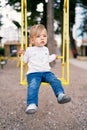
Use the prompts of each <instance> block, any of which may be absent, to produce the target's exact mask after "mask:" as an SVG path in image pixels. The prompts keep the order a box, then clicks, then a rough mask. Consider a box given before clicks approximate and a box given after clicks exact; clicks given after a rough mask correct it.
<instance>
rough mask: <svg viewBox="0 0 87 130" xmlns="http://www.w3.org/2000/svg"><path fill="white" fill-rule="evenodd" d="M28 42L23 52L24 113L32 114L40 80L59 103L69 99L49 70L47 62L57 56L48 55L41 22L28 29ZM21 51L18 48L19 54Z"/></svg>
mask: <svg viewBox="0 0 87 130" xmlns="http://www.w3.org/2000/svg"><path fill="white" fill-rule="evenodd" d="M30 43H32V45H34V46H32V47H29V48H27V50H26V52H25V53H24V62H25V63H28V68H29V70H28V72H27V82H28V88H27V89H28V90H27V108H26V113H27V114H32V113H35V112H36V111H37V108H38V92H39V88H40V84H41V82H42V81H43V82H48V83H49V84H50V85H51V87H52V89H53V91H54V94H55V96H56V97H57V101H58V103H60V104H64V103H68V102H70V101H71V98H70V97H69V96H66V95H65V94H64V89H63V87H62V85H61V82H60V80H58V79H57V77H56V76H55V75H54V74H53V73H52V72H51V71H50V69H51V68H50V65H49V63H50V62H52V61H54V60H55V59H56V58H57V57H58V56H56V55H55V54H52V55H49V50H48V48H47V47H46V46H45V45H46V44H47V30H46V28H45V27H44V25H42V24H38V25H34V26H32V27H31V30H30ZM21 53H23V51H22V50H20V54H21Z"/></svg>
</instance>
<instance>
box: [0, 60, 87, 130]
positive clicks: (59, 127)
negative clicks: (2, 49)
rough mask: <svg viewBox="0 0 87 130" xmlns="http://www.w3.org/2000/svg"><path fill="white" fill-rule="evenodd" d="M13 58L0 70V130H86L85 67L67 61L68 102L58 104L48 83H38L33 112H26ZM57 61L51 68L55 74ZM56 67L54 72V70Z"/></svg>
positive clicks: (86, 75) (24, 97)
mask: <svg viewBox="0 0 87 130" xmlns="http://www.w3.org/2000/svg"><path fill="white" fill-rule="evenodd" d="M16 64H17V63H16V62H15V61H12V60H11V61H8V62H7V65H5V66H4V69H0V130H87V70H85V69H81V68H79V67H77V66H74V65H72V64H70V84H69V85H68V86H64V89H65V92H66V93H67V94H68V95H70V96H71V98H72V101H71V102H70V103H67V104H64V105H60V104H58V103H57V100H56V98H55V96H54V93H53V91H52V89H51V87H49V86H41V88H40V92H39V108H38V111H37V113H35V114H33V115H27V114H26V113H25V109H26V92H27V87H25V86H21V85H20V84H19V78H20V77H19V75H20V74H19V73H20V70H19V68H18V67H16ZM58 64H59V62H58V63H56V65H55V66H54V67H53V68H52V71H53V72H54V73H55V74H56V75H57V76H58V75H59V73H60V71H59V70H58V69H57V67H58ZM57 70H58V71H57Z"/></svg>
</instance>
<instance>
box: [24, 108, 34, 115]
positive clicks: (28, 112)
mask: <svg viewBox="0 0 87 130" xmlns="http://www.w3.org/2000/svg"><path fill="white" fill-rule="evenodd" d="M35 112H36V110H35V109H30V110H28V111H26V114H34V113H35Z"/></svg>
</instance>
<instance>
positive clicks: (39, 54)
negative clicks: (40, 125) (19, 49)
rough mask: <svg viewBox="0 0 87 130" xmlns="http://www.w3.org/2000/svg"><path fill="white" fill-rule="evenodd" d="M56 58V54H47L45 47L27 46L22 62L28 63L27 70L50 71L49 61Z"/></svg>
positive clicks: (29, 71) (30, 71) (31, 71)
mask: <svg viewBox="0 0 87 130" xmlns="http://www.w3.org/2000/svg"><path fill="white" fill-rule="evenodd" d="M55 59H56V55H55V54H52V55H49V50H48V48H47V47H45V46H43V47H37V46H34V47H28V48H27V50H26V52H25V54H24V62H25V63H28V72H27V73H33V72H46V71H50V69H51V67H50V65H49V63H50V62H52V61H54V60H55Z"/></svg>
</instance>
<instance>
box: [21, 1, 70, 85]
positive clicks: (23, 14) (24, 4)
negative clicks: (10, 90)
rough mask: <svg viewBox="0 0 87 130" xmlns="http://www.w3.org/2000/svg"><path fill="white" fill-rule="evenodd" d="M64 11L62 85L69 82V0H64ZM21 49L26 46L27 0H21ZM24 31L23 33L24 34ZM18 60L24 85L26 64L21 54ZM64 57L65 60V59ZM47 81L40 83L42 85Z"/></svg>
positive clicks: (25, 82) (59, 57) (25, 83)
mask: <svg viewBox="0 0 87 130" xmlns="http://www.w3.org/2000/svg"><path fill="white" fill-rule="evenodd" d="M63 8H64V13H63V43H62V56H58V59H61V77H60V78H59V79H60V80H61V83H62V84H63V85H68V84H69V77H70V76H69V0H64V7H63ZM21 25H22V26H21V49H23V50H24V49H25V50H26V48H27V41H28V40H27V39H28V36H27V0H21ZM24 32H25V35H24ZM20 58H21V61H20V84H21V85H24V86H26V85H27V81H26V74H25V72H26V71H27V65H24V62H23V54H22V55H21V57H20ZM65 59H66V60H65ZM44 84H48V83H42V85H44Z"/></svg>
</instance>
